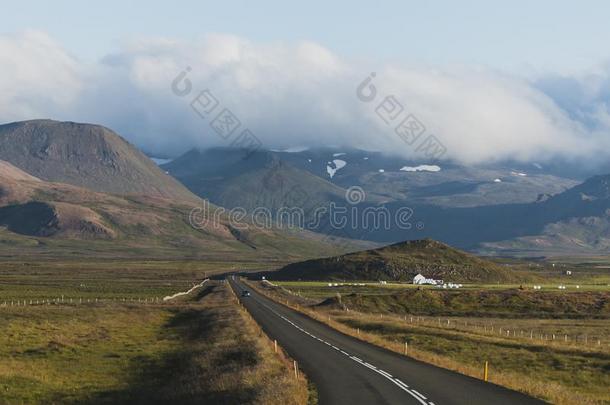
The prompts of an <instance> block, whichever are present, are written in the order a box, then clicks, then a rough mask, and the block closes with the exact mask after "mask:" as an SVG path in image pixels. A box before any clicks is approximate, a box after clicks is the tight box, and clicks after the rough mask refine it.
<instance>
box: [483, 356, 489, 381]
mask: <svg viewBox="0 0 610 405" xmlns="http://www.w3.org/2000/svg"><path fill="white" fill-rule="evenodd" d="M488 374H489V363H488V362H487V361H486V362H485V372H484V380H485V382H487V377H488Z"/></svg>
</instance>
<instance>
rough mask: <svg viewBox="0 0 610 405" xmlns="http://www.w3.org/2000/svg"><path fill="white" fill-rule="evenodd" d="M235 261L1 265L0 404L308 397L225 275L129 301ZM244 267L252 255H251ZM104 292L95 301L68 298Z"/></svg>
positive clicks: (248, 401)
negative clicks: (159, 300) (13, 302)
mask: <svg viewBox="0 0 610 405" xmlns="http://www.w3.org/2000/svg"><path fill="white" fill-rule="evenodd" d="M233 266H236V264H235V263H226V262H216V263H214V262H210V263H197V262H171V261H146V262H143V261H106V262H103V261H90V262H87V263H83V262H78V261H55V262H51V263H40V262H34V261H32V262H23V263H19V262H13V261H11V262H4V263H2V264H0V303H2V302H3V301H4V300H7V299H8V300H10V299H19V300H23V299H26V301H28V303H29V299H36V298H41V297H42V298H45V297H50V298H54V297H61V296H64V303H58V304H55V303H53V304H52V305H31V306H30V305H26V306H13V307H11V306H0V404H26V403H27V404H52V403H57V404H59V403H61V404H72V403H73V404H77V403H78V404H133V403H142V404H151V403H186V404H188V403H225V404H305V403H307V399H308V387H307V382H306V380H305V379H304V378H300V379H299V380H295V379H294V376H293V374H292V373H291V370H290V369H289V368H288V367H287V364H286V360H282V358H281V357H278V356H277V354H275V353H273V350H272V349H271V346H270V343H269V341H268V340H267V338H266V337H265V336H264V335H263V334H262V332H261V331H260V329H258V327H257V326H256V324H255V323H254V322H253V321H252V320H251V319H250V318H249V317H248V316H247V314H246V313H245V311H244V310H242V309H240V308H239V307H238V305H237V304H236V300H235V298H234V296H233V295H232V294H231V293H230V291H229V289H228V288H227V287H226V286H225V285H224V284H222V283H217V282H209V283H207V284H206V285H205V287H204V288H200V289H197V290H195V292H194V293H192V294H191V295H190V296H187V297H181V298H180V299H177V300H175V301H172V302H171V303H165V304H155V303H151V302H150V301H149V302H148V303H147V304H144V303H137V302H134V303H130V302H127V303H123V302H122V301H118V302H117V301H116V298H118V297H125V296H126V297H128V298H129V297H132V298H135V297H141V298H151V297H154V296H163V295H169V294H173V293H175V292H178V291H185V290H187V289H189V288H190V287H191V286H192V285H193V283H194V282H200V281H201V280H202V279H203V278H204V277H205V276H209V275H212V274H215V273H218V272H221V271H228V270H231V268H232V267H233ZM246 267H247V266H246ZM70 297H89V298H91V299H93V297H98V298H99V299H100V300H99V302H98V303H94V302H92V303H82V304H80V303H79V304H77V303H75V302H74V303H72V304H70V303H69V302H66V301H68V300H69V298H70Z"/></svg>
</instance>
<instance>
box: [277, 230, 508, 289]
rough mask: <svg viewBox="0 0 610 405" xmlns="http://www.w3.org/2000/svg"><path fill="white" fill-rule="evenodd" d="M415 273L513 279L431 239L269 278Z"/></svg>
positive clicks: (299, 266) (291, 268)
mask: <svg viewBox="0 0 610 405" xmlns="http://www.w3.org/2000/svg"><path fill="white" fill-rule="evenodd" d="M418 273H421V274H423V275H424V276H426V277H428V278H434V279H442V280H445V281H452V282H497V281H511V280H514V279H515V276H514V275H513V274H512V273H511V271H510V270H509V269H506V268H504V267H502V266H499V265H497V264H495V263H493V262H490V261H488V260H484V259H481V258H479V257H476V256H474V255H471V254H468V253H465V252H462V251H460V250H457V249H454V248H452V247H450V246H448V245H445V244H443V243H440V242H437V241H434V240H431V239H423V240H413V241H408V242H401V243H397V244H394V245H390V246H386V247H382V248H379V249H372V250H365V251H361V252H355V253H349V254H346V255H342V256H336V257H329V258H324V259H315V260H308V261H304V262H300V263H294V264H290V265H288V266H286V267H284V268H282V269H281V270H279V271H277V272H274V273H269V278H270V279H274V280H297V279H300V280H387V281H411V280H412V279H413V277H414V276H415V275H417V274H418Z"/></svg>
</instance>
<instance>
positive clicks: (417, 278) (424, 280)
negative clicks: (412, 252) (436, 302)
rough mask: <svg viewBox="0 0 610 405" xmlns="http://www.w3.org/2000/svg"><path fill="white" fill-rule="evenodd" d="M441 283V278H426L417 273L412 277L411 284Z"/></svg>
mask: <svg viewBox="0 0 610 405" xmlns="http://www.w3.org/2000/svg"><path fill="white" fill-rule="evenodd" d="M442 283H443V281H442V280H434V279H432V278H426V277H424V276H422V275H421V274H418V275H416V276H415V277H413V284H419V285H423V284H430V285H437V284H442Z"/></svg>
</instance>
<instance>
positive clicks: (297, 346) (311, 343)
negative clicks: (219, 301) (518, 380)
mask: <svg viewBox="0 0 610 405" xmlns="http://www.w3.org/2000/svg"><path fill="white" fill-rule="evenodd" d="M229 282H230V284H231V286H232V287H233V288H234V290H235V292H236V293H237V295H238V296H239V297H240V300H241V302H242V303H243V305H244V307H245V308H246V309H247V310H248V311H249V312H250V314H251V315H252V317H253V318H254V319H255V320H256V321H257V322H258V323H259V325H260V326H261V327H262V328H263V330H264V331H265V333H267V335H269V336H270V337H271V338H272V339H277V341H278V343H279V344H280V345H281V346H282V347H283V348H284V349H285V350H286V351H287V352H288V354H289V355H290V356H291V357H292V358H294V359H295V360H297V362H298V363H299V367H300V368H301V369H302V370H303V371H304V372H305V373H306V374H307V377H308V378H309V379H310V380H311V381H312V382H313V383H314V384H315V385H316V388H317V389H318V398H319V403H320V404H321V405H326V404H332V405H343V404H346V405H358V404H366V405H373V404H392V405H394V404H418V405H447V404H460V405H462V404H468V405H471V404H486V405H490V404H493V405H503V404H507V405H508V404H510V405H514V404H519V405H521V404H525V405H529V404H543V403H544V402H542V401H540V400H537V399H534V398H531V397H528V396H526V395H524V394H521V393H518V392H516V391H511V390H509V389H506V388H503V387H500V386H497V385H494V384H491V383H485V382H483V381H481V380H477V379H475V378H471V377H467V376H464V375H461V374H458V373H455V372H453V371H449V370H445V369H442V368H439V367H435V366H432V365H430V364H426V363H422V362H419V361H416V360H414V359H412V358H408V357H405V356H401V355H399V354H397V353H393V352H390V351H388V350H385V349H383V348H380V347H376V346H373V345H371V344H368V343H366V342H362V341H360V340H358V339H355V338H353V337H351V336H347V335H344V334H342V333H341V332H338V331H336V330H334V329H332V328H330V327H328V326H326V325H324V324H322V323H320V322H318V321H315V320H313V319H311V318H309V317H307V316H306V315H303V314H301V313H299V312H296V311H294V310H292V309H290V308H287V307H285V306H283V305H280V304H277V303H276V302H274V301H271V300H270V299H268V298H266V297H264V296H263V295H261V294H259V293H257V292H256V291H252V290H251V289H248V291H250V292H251V296H249V297H241V291H242V290H243V289H246V287H245V286H244V285H243V284H242V283H241V282H240V281H238V280H234V279H233V278H232V277H230V278H229Z"/></svg>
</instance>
